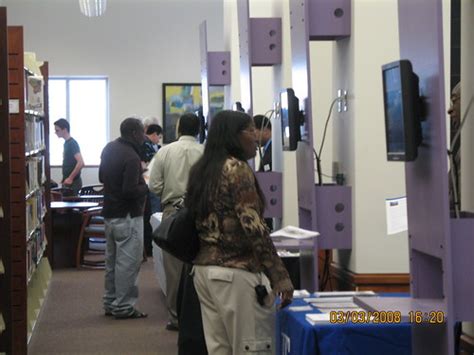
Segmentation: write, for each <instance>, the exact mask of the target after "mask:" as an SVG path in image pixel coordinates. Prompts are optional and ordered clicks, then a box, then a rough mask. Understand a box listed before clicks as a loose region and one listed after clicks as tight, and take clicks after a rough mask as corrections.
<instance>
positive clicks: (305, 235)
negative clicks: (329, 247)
mask: <svg viewBox="0 0 474 355" xmlns="http://www.w3.org/2000/svg"><path fill="white" fill-rule="evenodd" d="M318 235H319V233H318V232H316V231H310V230H307V229H302V228H298V227H294V226H286V227H285V228H282V229H279V230H277V231H275V232H273V233H272V234H270V237H272V238H276V239H282V238H290V239H309V238H314V237H317V236H318Z"/></svg>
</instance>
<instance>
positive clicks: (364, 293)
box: [314, 291, 377, 297]
mask: <svg viewBox="0 0 474 355" xmlns="http://www.w3.org/2000/svg"><path fill="white" fill-rule="evenodd" d="M314 295H315V296H316V297H349V296H376V295H377V294H376V293H375V292H374V291H330V292H315V293H314Z"/></svg>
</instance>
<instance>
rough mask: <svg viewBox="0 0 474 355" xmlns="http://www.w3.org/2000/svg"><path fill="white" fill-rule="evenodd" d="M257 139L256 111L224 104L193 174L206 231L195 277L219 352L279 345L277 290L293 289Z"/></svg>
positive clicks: (286, 293)
mask: <svg viewBox="0 0 474 355" xmlns="http://www.w3.org/2000/svg"><path fill="white" fill-rule="evenodd" d="M256 141H257V137H256V134H255V126H254V124H253V121H252V119H251V118H250V116H248V115H247V114H245V113H242V112H237V111H221V112H219V113H218V114H217V115H216V116H215V117H214V118H213V120H212V124H211V127H210V130H209V134H208V137H207V142H206V146H205V149H204V154H203V156H202V157H201V159H200V160H198V162H197V163H196V164H195V165H194V166H193V168H192V170H191V173H190V177H189V182H188V188H187V197H186V204H187V206H188V207H189V208H190V209H191V211H192V213H193V214H194V215H195V216H196V227H197V229H198V232H199V239H200V250H199V253H198V255H197V257H196V259H195V261H194V269H193V272H194V285H195V288H196V291H197V294H198V296H199V301H200V303H201V314H202V318H203V326H204V335H205V339H206V345H207V350H208V352H209V354H211V355H212V354H241V353H245V352H257V353H269V354H271V353H274V351H275V350H274V333H275V305H274V300H275V297H274V296H275V295H276V294H278V295H280V297H281V306H286V305H287V304H289V303H290V302H291V300H292V296H293V285H292V284H291V281H290V277H289V275H288V272H287V271H286V269H285V266H284V265H283V263H282V261H281V259H280V258H279V257H278V255H277V253H276V250H275V247H274V246H273V243H272V241H271V239H270V236H269V230H268V228H267V227H266V225H265V222H264V219H263V210H264V207H265V201H264V197H263V194H262V191H261V190H260V187H259V185H258V183H257V180H256V178H255V175H254V174H253V171H252V170H251V169H250V167H249V165H248V164H247V160H248V159H251V158H253V157H254V156H255V153H256Z"/></svg>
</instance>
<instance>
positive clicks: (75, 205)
mask: <svg viewBox="0 0 474 355" xmlns="http://www.w3.org/2000/svg"><path fill="white" fill-rule="evenodd" d="M97 206H99V204H98V203H97V202H83V201H53V202H51V209H52V210H63V209H78V210H83V209H87V208H92V207H97Z"/></svg>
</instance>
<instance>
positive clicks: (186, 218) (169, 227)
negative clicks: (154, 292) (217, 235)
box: [153, 207, 199, 263]
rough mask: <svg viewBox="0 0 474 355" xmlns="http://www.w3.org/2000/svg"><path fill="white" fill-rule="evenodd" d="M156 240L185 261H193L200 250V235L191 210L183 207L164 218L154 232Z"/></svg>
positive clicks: (164, 248) (167, 250)
mask: <svg viewBox="0 0 474 355" xmlns="http://www.w3.org/2000/svg"><path fill="white" fill-rule="evenodd" d="M153 240H154V242H155V243H156V244H157V245H158V246H159V247H160V248H161V249H163V250H164V251H166V252H168V253H170V254H171V255H173V256H174V257H176V258H178V259H179V260H181V261H184V262H185V263H192V261H193V260H194V259H195V258H196V255H197V253H198V251H199V236H198V232H197V230H196V223H195V220H194V217H193V215H192V213H191V211H190V210H189V209H188V208H187V207H183V208H181V209H179V210H177V211H176V213H174V214H173V215H171V216H169V217H167V218H165V219H163V220H162V222H161V223H160V225H159V226H158V228H157V229H156V231H155V232H154V233H153Z"/></svg>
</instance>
